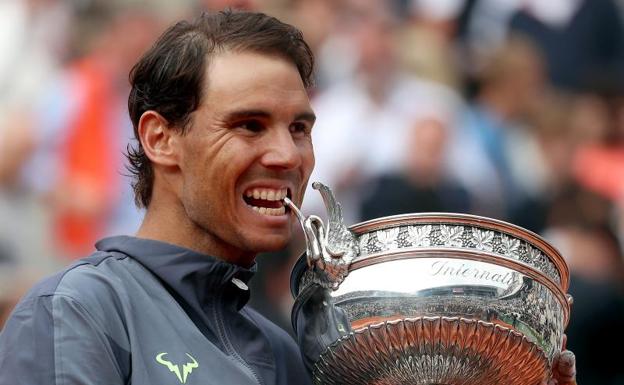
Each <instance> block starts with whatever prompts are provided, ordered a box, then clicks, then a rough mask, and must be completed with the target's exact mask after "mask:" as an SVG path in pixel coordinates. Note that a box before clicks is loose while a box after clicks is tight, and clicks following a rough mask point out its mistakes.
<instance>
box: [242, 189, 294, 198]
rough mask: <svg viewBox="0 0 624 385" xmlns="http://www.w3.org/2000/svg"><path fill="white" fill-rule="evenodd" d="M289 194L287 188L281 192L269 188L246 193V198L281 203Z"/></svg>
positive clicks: (280, 190)
mask: <svg viewBox="0 0 624 385" xmlns="http://www.w3.org/2000/svg"><path fill="white" fill-rule="evenodd" d="M287 194H288V189H286V188H283V189H279V190H275V189H268V188H254V189H251V190H247V191H246V192H245V196H246V197H247V198H251V197H253V198H254V199H263V200H268V201H281V200H282V199H284V198H286V195H287Z"/></svg>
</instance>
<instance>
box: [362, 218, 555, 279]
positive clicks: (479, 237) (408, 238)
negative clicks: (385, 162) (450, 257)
mask: <svg viewBox="0 0 624 385" xmlns="http://www.w3.org/2000/svg"><path fill="white" fill-rule="evenodd" d="M399 235H401V236H403V237H404V239H401V237H400V236H399ZM397 237H398V238H397ZM358 243H359V245H360V255H359V256H358V257H364V256H367V255H370V254H375V253H379V252H382V251H392V250H400V249H404V248H429V247H445V248H446V247H454V248H461V249H473V250H481V251H486V252H491V253H496V254H500V255H502V256H505V257H508V258H512V259H515V260H519V261H522V262H524V263H526V264H528V265H529V266H531V267H534V268H536V269H537V270H539V271H541V272H542V273H544V274H546V275H547V276H548V277H549V278H551V279H552V280H553V281H554V282H556V283H561V277H560V276H559V273H558V271H557V268H556V267H555V265H554V264H553V263H552V262H551V261H550V260H549V259H548V257H546V255H545V254H544V252H542V251H541V250H540V249H538V248H537V247H535V246H533V245H531V244H529V243H527V242H526V241H521V240H520V239H518V238H515V237H513V236H511V235H509V234H504V233H501V232H498V231H494V230H486V229H482V228H478V227H473V226H459V225H450V224H448V225H447V224H441V225H431V224H425V225H407V226H397V227H392V228H387V229H383V230H377V231H374V232H372V233H370V234H369V233H365V234H363V235H360V236H359V240H358Z"/></svg>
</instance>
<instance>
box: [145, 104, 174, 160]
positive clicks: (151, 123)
mask: <svg viewBox="0 0 624 385" xmlns="http://www.w3.org/2000/svg"><path fill="white" fill-rule="evenodd" d="M138 132H139V139H140V140H141V145H142V146H143V151H144V152H145V155H146V156H147V157H148V158H149V160H150V161H151V162H152V163H153V164H154V165H162V166H176V165H177V164H178V157H177V151H176V149H177V146H176V135H175V134H176V133H175V132H174V131H172V130H171V129H170V128H169V122H168V121H167V119H165V118H164V117H163V116H162V115H160V114H159V113H158V112H156V111H152V110H149V111H145V112H144V113H143V115H141V119H140V120H139V127H138Z"/></svg>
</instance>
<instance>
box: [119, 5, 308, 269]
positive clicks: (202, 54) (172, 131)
mask: <svg viewBox="0 0 624 385" xmlns="http://www.w3.org/2000/svg"><path fill="white" fill-rule="evenodd" d="M312 71H313V58H312V54H311V51H310V49H309V47H308V46H307V44H306V43H305V42H304V41H303V39H302V36H301V34H300V32H299V31H298V30H296V29H295V28H293V27H291V26H289V25H287V24H284V23H281V22H279V21H278V20H276V19H275V18H272V17H269V16H266V15H263V14H258V13H246V12H229V11H226V12H220V13H216V14H204V15H202V16H201V17H200V18H199V19H197V20H196V21H195V22H193V23H187V22H181V23H178V24H176V25H175V26H173V27H171V28H170V29H169V30H167V31H166V32H165V33H164V34H163V35H162V36H161V38H160V39H159V40H158V41H157V42H156V44H155V45H154V46H153V47H152V49H151V50H150V51H148V52H147V53H146V54H145V56H144V57H143V58H142V59H141V61H139V63H137V65H136V66H135V67H134V69H133V70H132V72H131V75H130V80H131V83H132V91H131V93H130V97H129V101H128V105H129V110H130V116H131V119H132V122H133V125H134V130H135V136H136V138H137V139H138V140H139V146H138V147H137V148H135V149H131V150H130V151H129V160H130V165H131V171H132V172H133V173H134V174H135V177H136V181H135V184H134V189H135V194H136V200H137V203H138V204H139V205H140V206H144V207H147V208H148V215H149V212H150V211H154V210H153V206H154V205H157V206H158V208H159V209H161V208H162V206H166V209H165V211H169V212H170V213H171V218H172V220H173V218H178V219H179V218H181V221H182V222H184V221H187V223H177V226H178V228H176V229H175V231H179V232H180V234H178V236H179V237H182V238H189V237H194V238H209V240H207V241H206V240H205V239H195V240H193V242H204V241H205V242H207V243H211V244H212V246H210V247H207V248H208V249H211V248H212V249H213V250H214V251H213V252H214V253H221V254H223V255H220V256H222V257H226V258H230V259H231V258H236V257H235V256H234V255H235V254H241V255H242V254H245V257H244V258H247V255H250V254H255V252H259V251H268V250H275V249H279V248H281V247H284V246H285V244H286V242H287V241H288V238H289V237H290V220H289V217H288V215H287V214H284V208H283V206H282V204H281V202H280V201H279V198H281V197H282V196H283V195H284V193H286V194H288V195H290V196H291V197H292V199H293V200H294V201H295V202H299V203H301V200H302V198H303V191H304V190H305V186H306V184H307V180H308V178H309V175H310V173H311V171H312V168H313V165H314V156H313V153H312V144H311V138H310V129H311V128H312V124H313V123H314V115H313V113H312V110H311V108H310V104H309V100H308V96H307V92H306V89H307V87H309V86H310V84H311V77H312ZM178 222H179V221H178ZM184 226H188V228H184ZM189 234H192V235H189ZM186 241H188V239H187V240H186ZM181 242H183V241H181ZM214 244H217V245H216V249H215V245H214Z"/></svg>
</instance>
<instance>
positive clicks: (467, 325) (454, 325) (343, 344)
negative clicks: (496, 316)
mask: <svg viewBox="0 0 624 385" xmlns="http://www.w3.org/2000/svg"><path fill="white" fill-rule="evenodd" d="M549 369H550V367H549V362H548V360H547V358H546V356H545V355H544V352H543V351H542V349H540V348H539V347H538V346H537V345H536V344H534V343H532V342H530V341H529V340H528V339H527V338H526V337H525V336H523V335H522V334H520V333H519V332H516V331H514V330H512V329H510V328H508V327H506V326H501V325H498V324H494V323H490V322H483V321H478V320H471V319H466V318H459V317H419V318H406V319H396V318H395V319H393V320H392V321H384V322H382V323H375V324H370V325H366V326H362V327H361V328H358V329H356V330H355V331H354V332H352V333H350V334H349V335H347V336H345V337H343V338H342V339H340V340H338V341H336V342H335V343H334V344H333V345H331V346H330V347H329V348H328V349H327V350H326V351H325V352H324V353H323V354H322V355H321V357H320V359H319V360H318V362H317V363H316V365H315V368H314V373H313V378H314V381H315V383H317V384H335V385H338V384H341V385H342V384H343V385H362V384H370V385H403V384H404V385H407V384H409V385H536V384H539V383H540V382H541V381H543V380H545V379H546V378H547V373H548V372H549Z"/></svg>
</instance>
